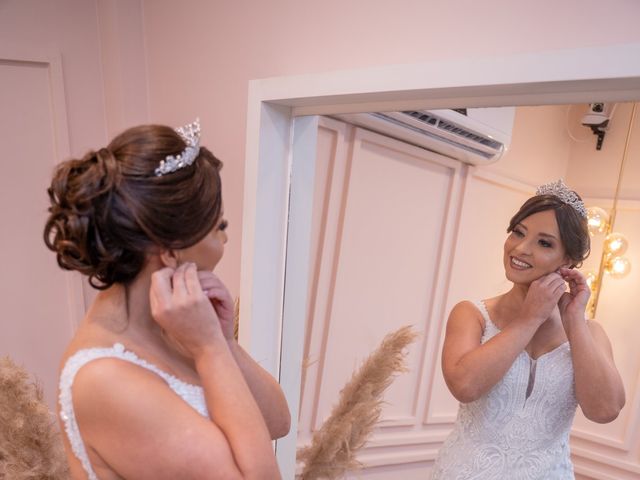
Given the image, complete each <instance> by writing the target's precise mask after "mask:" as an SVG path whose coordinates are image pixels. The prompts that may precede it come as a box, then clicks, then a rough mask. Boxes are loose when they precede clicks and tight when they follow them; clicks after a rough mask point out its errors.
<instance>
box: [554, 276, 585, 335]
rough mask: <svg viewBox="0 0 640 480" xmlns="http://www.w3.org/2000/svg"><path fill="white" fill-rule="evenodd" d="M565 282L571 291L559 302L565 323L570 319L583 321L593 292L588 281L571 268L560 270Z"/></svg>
mask: <svg viewBox="0 0 640 480" xmlns="http://www.w3.org/2000/svg"><path fill="white" fill-rule="evenodd" d="M558 272H559V273H560V275H562V278H563V279H564V281H565V282H567V283H568V284H569V291H568V292H565V293H564V294H563V295H562V297H561V298H560V300H559V301H558V308H559V309H560V315H561V317H562V320H563V322H566V321H567V320H569V319H578V320H581V321H583V320H584V318H585V310H586V308H587V303H588V302H589V297H590V296H591V290H590V289H589V285H588V284H587V279H586V278H585V276H584V275H582V273H580V272H579V271H578V270H575V269H571V268H561V269H559V270H558Z"/></svg>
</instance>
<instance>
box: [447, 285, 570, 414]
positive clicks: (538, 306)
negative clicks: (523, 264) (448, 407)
mask: <svg viewBox="0 0 640 480" xmlns="http://www.w3.org/2000/svg"><path fill="white" fill-rule="evenodd" d="M564 285H565V284H564V281H563V280H562V278H561V277H560V275H558V274H557V273H552V274H549V275H545V276H544V277H541V278H539V279H538V280H535V281H534V282H533V283H532V284H531V286H530V287H529V290H528V292H527V296H526V298H525V301H524V305H523V307H522V309H521V311H520V315H519V316H518V317H517V318H514V319H512V320H511V321H510V322H509V324H508V325H507V326H505V327H504V328H503V329H502V330H501V331H500V332H499V333H498V334H496V335H495V336H493V337H492V338H491V339H490V340H488V341H487V342H485V343H483V344H481V342H480V339H481V338H482V331H483V319H482V315H481V314H480V312H479V311H478V309H477V308H476V307H475V306H474V305H473V304H472V303H470V302H461V303H459V304H458V305H456V306H455V307H454V308H453V310H452V311H451V314H450V315H449V320H448V322H447V330H446V334H445V340H444V346H443V349H442V371H443V374H444V379H445V381H446V383H447V386H448V387H449V390H450V391H451V393H452V394H453V396H454V397H456V399H457V400H459V401H460V402H463V403H469V402H472V401H474V400H477V399H478V398H480V397H481V396H482V395H484V394H485V393H487V392H488V391H489V390H490V389H491V388H493V386H494V385H495V384H496V383H498V382H499V381H500V380H501V379H502V377H504V375H505V373H507V371H508V370H509V368H510V367H511V365H512V364H513V362H514V360H515V359H516V357H517V356H518V355H519V354H520V353H521V352H522V351H523V350H524V348H525V347H526V346H527V344H528V343H529V341H530V340H531V338H532V337H533V335H534V334H535V333H536V331H537V330H538V327H539V326H540V325H541V324H542V323H543V322H544V321H546V320H547V318H549V315H550V314H551V311H552V310H553V308H554V307H555V305H556V304H557V302H558V298H560V296H561V295H562V292H563V291H564Z"/></svg>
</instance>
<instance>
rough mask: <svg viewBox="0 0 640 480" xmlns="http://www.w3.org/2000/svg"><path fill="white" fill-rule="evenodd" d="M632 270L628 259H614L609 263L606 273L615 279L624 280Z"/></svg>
mask: <svg viewBox="0 0 640 480" xmlns="http://www.w3.org/2000/svg"><path fill="white" fill-rule="evenodd" d="M630 270H631V262H630V261H629V259H628V258H627V257H613V258H612V259H610V260H609V261H608V262H607V266H606V271H607V273H608V274H609V275H611V276H612V277H613V278H622V277H624V276H626V275H627V274H628V273H629V271H630Z"/></svg>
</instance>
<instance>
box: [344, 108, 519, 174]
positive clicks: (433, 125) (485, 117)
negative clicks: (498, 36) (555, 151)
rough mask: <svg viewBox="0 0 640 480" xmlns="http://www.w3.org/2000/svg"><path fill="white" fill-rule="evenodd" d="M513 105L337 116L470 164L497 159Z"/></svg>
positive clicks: (504, 142)
mask: <svg viewBox="0 0 640 480" xmlns="http://www.w3.org/2000/svg"><path fill="white" fill-rule="evenodd" d="M514 116H515V108H514V107H498V108H469V109H465V110H464V111H463V112H461V111H458V110H456V111H454V110H443V109H440V110H407V111H400V112H371V113H344V114H339V115H336V117H337V118H338V119H341V120H344V121H346V122H349V123H352V124H354V125H358V126H360V127H363V128H367V129H369V130H372V131H374V132H378V133H382V134H383V135H387V136H389V137H393V138H397V139H398V140H401V141H404V142H408V143H411V144H413V145H417V146H419V147H423V148H426V149H429V150H431V151H433V152H436V153H439V154H441V155H445V156H447V157H450V158H455V159H456V160H460V161H462V162H465V163H470V164H472V165H486V164H489V163H492V162H495V161H497V160H498V159H499V158H500V157H501V156H502V155H503V154H504V152H505V151H506V150H507V148H508V147H509V144H510V142H511V130H512V128H513V119H514Z"/></svg>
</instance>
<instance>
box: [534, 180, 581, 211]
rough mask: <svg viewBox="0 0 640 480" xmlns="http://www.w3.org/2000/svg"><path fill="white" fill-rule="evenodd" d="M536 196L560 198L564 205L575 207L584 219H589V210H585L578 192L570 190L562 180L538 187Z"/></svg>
mask: <svg viewBox="0 0 640 480" xmlns="http://www.w3.org/2000/svg"><path fill="white" fill-rule="evenodd" d="M536 195H553V196H554V197H557V198H559V199H560V201H562V203H566V204H567V205H569V206H571V207H573V209H574V210H575V211H576V212H578V213H579V214H580V215H581V216H582V217H584V218H587V209H586V208H584V203H583V202H582V200H580V197H578V194H577V193H576V192H574V191H573V190H570V189H569V187H567V186H566V185H565V184H564V182H563V181H562V179H560V180H558V181H557V182H551V183H547V184H545V185H542V186H540V187H538V189H537V190H536Z"/></svg>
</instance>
